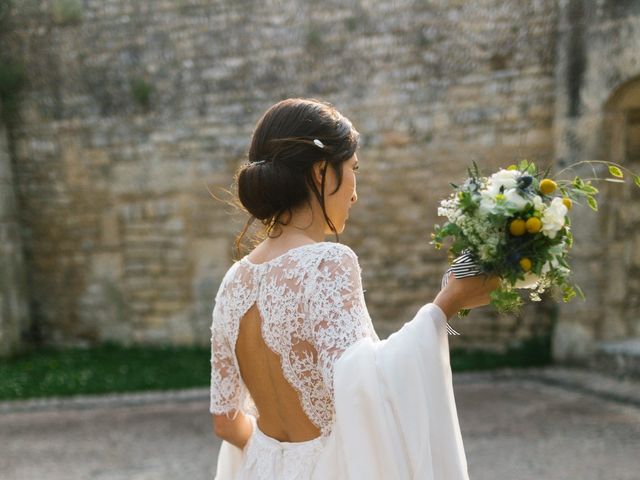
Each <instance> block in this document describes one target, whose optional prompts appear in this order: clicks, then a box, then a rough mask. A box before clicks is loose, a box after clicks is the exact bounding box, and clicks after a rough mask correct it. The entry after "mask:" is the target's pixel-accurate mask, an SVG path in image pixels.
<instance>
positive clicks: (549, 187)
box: [540, 178, 558, 195]
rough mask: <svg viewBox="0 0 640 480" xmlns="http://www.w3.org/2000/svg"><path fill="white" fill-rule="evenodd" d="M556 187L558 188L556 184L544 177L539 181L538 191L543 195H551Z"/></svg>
mask: <svg viewBox="0 0 640 480" xmlns="http://www.w3.org/2000/svg"><path fill="white" fill-rule="evenodd" d="M556 188H558V185H557V184H556V182H554V181H553V180H551V179H550V178H545V179H544V180H542V181H541V182H540V192H541V193H542V194H543V195H551V194H552V193H553V192H555V191H556Z"/></svg>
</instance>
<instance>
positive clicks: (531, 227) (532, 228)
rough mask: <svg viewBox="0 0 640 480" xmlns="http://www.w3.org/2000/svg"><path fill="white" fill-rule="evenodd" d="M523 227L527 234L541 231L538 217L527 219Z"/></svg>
mask: <svg viewBox="0 0 640 480" xmlns="http://www.w3.org/2000/svg"><path fill="white" fill-rule="evenodd" d="M525 227H526V228H527V232H529V233H538V232H539V231H540V230H542V222H541V221H540V219H539V218H538V217H529V218H527V222H526V224H525Z"/></svg>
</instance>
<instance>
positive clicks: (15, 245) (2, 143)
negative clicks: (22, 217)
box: [0, 110, 30, 357]
mask: <svg viewBox="0 0 640 480" xmlns="http://www.w3.org/2000/svg"><path fill="white" fill-rule="evenodd" d="M0 112H1V110H0ZM12 170H13V167H12V165H11V157H10V155H9V145H8V141H7V132H6V129H5V127H4V125H3V124H2V122H1V121H0V357H4V356H9V355H12V354H14V353H16V352H19V351H20V350H21V348H22V347H23V343H22V340H23V338H24V337H25V332H27V331H28V330H29V327H30V322H29V311H28V303H27V291H26V281H25V265H24V257H23V252H22V241H21V238H20V228H19V224H18V209H17V205H16V196H15V192H14V182H13V173H12Z"/></svg>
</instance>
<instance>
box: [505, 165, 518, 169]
mask: <svg viewBox="0 0 640 480" xmlns="http://www.w3.org/2000/svg"><path fill="white" fill-rule="evenodd" d="M517 169H518V167H516V166H515V165H509V166H508V167H507V170H517Z"/></svg>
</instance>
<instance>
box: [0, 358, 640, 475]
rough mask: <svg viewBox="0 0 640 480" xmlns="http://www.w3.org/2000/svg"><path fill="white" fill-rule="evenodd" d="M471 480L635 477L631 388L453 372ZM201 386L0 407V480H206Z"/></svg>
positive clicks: (208, 441)
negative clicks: (197, 387)
mask: <svg viewBox="0 0 640 480" xmlns="http://www.w3.org/2000/svg"><path fill="white" fill-rule="evenodd" d="M454 385H455V393H456V403H457V407H458V415H459V418H460V425H461V428H462V435H463V440H464V445H465V450H466V453H467V460H468V462H469V473H470V477H471V479H472V480H503V479H504V480H506V479H509V480H511V479H515V480H534V479H535V480H540V479H544V480H605V479H606V480H638V479H640V383H633V382H631V381H628V380H616V379H614V378H610V377H605V376H602V375H596V374H592V373H590V372H587V371H579V370H568V369H559V368H548V369H540V370H535V369H532V370H513V371H510V370H505V371H501V372H494V373H464V374H456V375H454ZM207 395H208V392H207V389H193V390H185V391H180V392H154V393H146V394H129V395H108V396H100V397H98V396H85V397H77V398H73V399H47V400H33V401H23V402H4V403H0V445H1V446H2V448H1V449H0V478H2V480H36V479H37V480H40V479H47V480H76V479H78V480H87V479H99V480H125V479H126V480H165V479H166V480H169V479H171V480H175V479H189V480H199V479H211V478H213V471H214V468H215V461H216V455H217V449H218V447H219V442H218V441H217V440H216V439H215V438H214V436H213V434H212V427H211V417H210V415H209V412H208V401H207Z"/></svg>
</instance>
